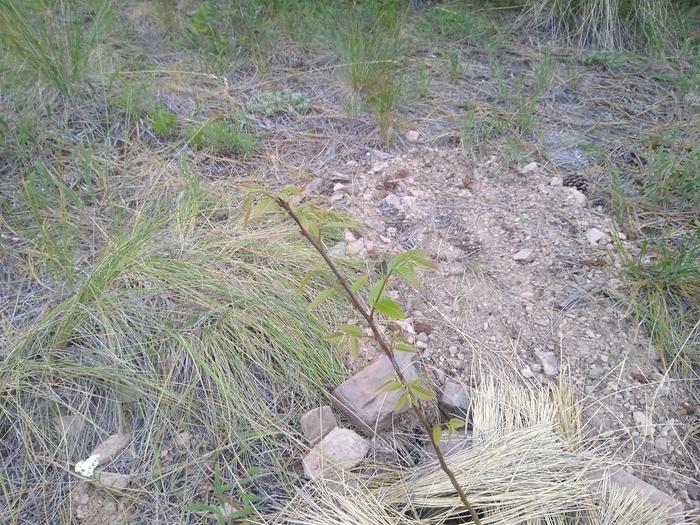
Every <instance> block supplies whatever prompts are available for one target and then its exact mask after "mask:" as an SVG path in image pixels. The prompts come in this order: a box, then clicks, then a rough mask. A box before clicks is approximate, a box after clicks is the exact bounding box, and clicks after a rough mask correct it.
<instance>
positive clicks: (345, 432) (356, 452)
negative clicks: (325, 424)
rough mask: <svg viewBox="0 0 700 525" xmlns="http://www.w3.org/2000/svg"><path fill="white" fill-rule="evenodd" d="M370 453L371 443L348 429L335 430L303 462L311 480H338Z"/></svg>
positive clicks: (305, 472) (306, 473)
mask: <svg viewBox="0 0 700 525" xmlns="http://www.w3.org/2000/svg"><path fill="white" fill-rule="evenodd" d="M367 452H369V442H368V441H367V440H366V439H365V438H363V437H362V436H360V435H359V434H358V433H356V432H354V431H352V430H350V429H347V428H337V427H336V428H334V429H333V430H331V431H330V432H329V433H328V435H327V436H326V437H324V438H323V439H322V440H321V441H320V442H319V443H318V445H316V446H315V447H314V448H312V449H311V452H309V453H308V454H307V455H306V457H305V458H304V460H303V464H304V475H305V476H306V477H307V478H309V479H316V478H321V477H323V478H331V479H337V478H338V477H339V476H340V475H341V474H342V471H343V470H345V469H350V468H353V467H355V466H357V465H358V464H359V463H360V462H361V461H362V460H363V459H364V458H365V456H366V455H367Z"/></svg>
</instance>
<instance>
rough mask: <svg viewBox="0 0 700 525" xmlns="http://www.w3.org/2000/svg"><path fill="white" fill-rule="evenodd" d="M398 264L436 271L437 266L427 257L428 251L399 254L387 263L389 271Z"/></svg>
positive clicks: (411, 251)
mask: <svg viewBox="0 0 700 525" xmlns="http://www.w3.org/2000/svg"><path fill="white" fill-rule="evenodd" d="M399 264H407V265H408V266H409V267H411V268H416V267H418V268H425V269H426V270H437V266H436V265H435V263H434V262H433V261H431V260H430V257H429V256H428V250H421V249H418V250H407V251H405V252H403V253H400V254H399V255H397V256H396V257H394V258H393V259H391V260H390V261H389V271H391V270H393V269H395V268H396V267H397V266H398V265H399Z"/></svg>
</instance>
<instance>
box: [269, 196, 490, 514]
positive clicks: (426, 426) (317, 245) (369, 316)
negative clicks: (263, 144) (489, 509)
mask: <svg viewBox="0 0 700 525" xmlns="http://www.w3.org/2000/svg"><path fill="white" fill-rule="evenodd" d="M274 199H275V202H276V203H277V205H278V206H279V207H280V208H282V209H283V210H284V211H285V212H286V213H287V215H289V217H291V219H292V220H293V221H294V222H295V223H296V225H297V226H298V228H299V231H300V232H301V234H302V236H303V237H304V238H305V239H306V240H307V241H308V242H309V243H310V244H311V245H312V246H313V247H314V249H315V250H316V251H317V252H318V253H319V255H320V256H321V257H322V258H323V260H324V262H325V263H326V265H327V266H328V268H330V270H331V272H332V273H333V275H334V276H335V278H336V279H337V281H338V283H340V286H341V287H342V289H343V292H345V295H346V296H347V297H348V299H349V300H350V304H352V306H353V308H354V309H355V310H357V312H358V313H359V314H360V315H361V316H362V317H363V318H364V319H365V321H366V322H367V324H368V325H369V327H370V329H371V330H372V334H373V335H374V340H375V341H377V344H379V347H380V348H381V349H382V351H383V352H384V355H386V356H387V358H388V359H389V361H390V362H391V366H392V367H393V368H394V372H395V373H396V377H397V378H398V380H399V382H400V383H401V385H402V386H403V388H404V390H406V391H408V381H407V380H406V376H404V374H403V371H402V370H401V367H400V366H399V364H398V362H397V361H396V356H395V355H394V350H393V349H392V347H391V345H390V344H389V342H388V341H387V340H386V338H385V337H384V335H383V334H382V333H381V331H380V330H379V326H378V325H377V323H376V322H375V320H374V315H373V314H374V312H373V311H370V312H368V311H367V310H366V309H365V307H364V306H363V305H362V302H361V301H360V299H359V298H358V297H357V295H356V294H355V292H353V291H352V288H351V287H350V284H349V283H348V281H347V279H346V278H345V277H344V276H343V274H342V273H340V270H338V267H337V266H336V265H335V263H334V262H333V261H332V260H331V258H330V256H329V255H328V253H327V252H326V249H325V248H324V246H323V245H322V244H321V242H320V241H319V240H318V239H316V238H314V236H313V235H311V234H310V233H309V231H308V230H307V229H306V228H305V227H304V225H303V224H302V222H301V219H299V216H298V215H297V214H296V213H295V212H294V210H293V209H292V207H291V206H290V205H289V203H288V202H287V201H286V200H284V199H282V198H279V197H274ZM411 408H412V409H413V412H414V413H415V415H416V417H417V418H418V421H419V423H420V425H421V427H423V430H424V431H425V433H426V434H427V435H428V438H429V439H430V444H431V445H432V447H433V449H434V450H435V455H436V456H437V458H438V462H439V463H440V468H441V469H442V471H443V472H444V473H445V474H446V475H447V477H448V478H449V480H450V483H452V486H453V487H454V488H455V490H456V491H457V494H458V495H459V499H460V500H461V501H462V504H463V505H464V506H465V508H466V509H467V510H468V511H469V514H470V515H471V518H472V520H473V521H474V524H475V525H481V520H480V519H479V516H478V514H477V513H476V510H474V507H472V505H471V503H469V499H468V498H467V495H466V494H465V492H464V489H462V486H461V485H460V484H459V481H458V480H457V477H456V476H455V474H454V472H452V469H450V467H449V466H448V465H447V461H446V460H445V455H444V454H443V453H442V449H441V448H440V443H438V442H437V441H436V440H435V438H434V437H433V432H432V429H431V428H430V423H428V418H427V417H426V416H425V413H424V412H423V409H422V408H421V407H420V405H419V403H418V401H417V400H415V399H413V398H412V397H411Z"/></svg>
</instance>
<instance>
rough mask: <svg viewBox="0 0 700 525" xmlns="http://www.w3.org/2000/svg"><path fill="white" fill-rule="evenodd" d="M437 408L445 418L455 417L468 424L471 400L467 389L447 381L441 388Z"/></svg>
mask: <svg viewBox="0 0 700 525" xmlns="http://www.w3.org/2000/svg"><path fill="white" fill-rule="evenodd" d="M438 406H439V408H440V410H441V411H442V413H443V414H445V415H446V416H447V417H450V418H451V417H456V418H458V419H462V420H463V421H464V422H465V423H469V416H470V408H471V400H470V399H469V395H468V394H467V389H466V388H465V387H464V385H462V384H461V383H458V382H457V381H452V380H451V379H449V380H447V381H446V382H445V386H443V387H442V392H441V393H440V401H439V404H438Z"/></svg>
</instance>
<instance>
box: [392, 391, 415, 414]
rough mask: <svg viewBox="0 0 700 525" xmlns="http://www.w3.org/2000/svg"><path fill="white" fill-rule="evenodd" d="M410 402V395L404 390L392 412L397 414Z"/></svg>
mask: <svg viewBox="0 0 700 525" xmlns="http://www.w3.org/2000/svg"><path fill="white" fill-rule="evenodd" d="M409 401H411V394H410V393H409V391H408V390H404V391H403V394H401V397H399V400H398V401H397V402H396V406H395V407H394V410H396V411H397V412H401V411H402V410H403V409H404V407H405V406H406V405H407V404H408V403H409Z"/></svg>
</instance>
